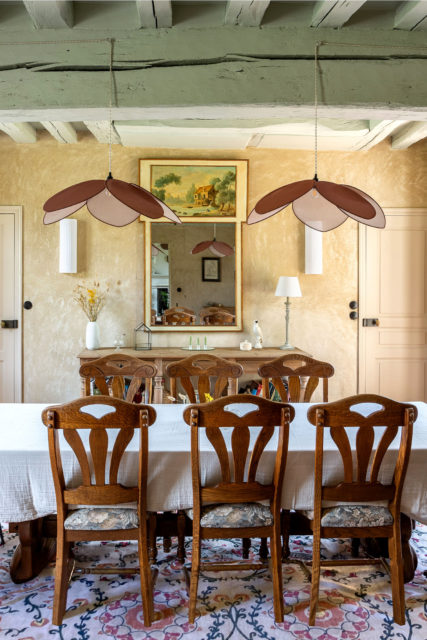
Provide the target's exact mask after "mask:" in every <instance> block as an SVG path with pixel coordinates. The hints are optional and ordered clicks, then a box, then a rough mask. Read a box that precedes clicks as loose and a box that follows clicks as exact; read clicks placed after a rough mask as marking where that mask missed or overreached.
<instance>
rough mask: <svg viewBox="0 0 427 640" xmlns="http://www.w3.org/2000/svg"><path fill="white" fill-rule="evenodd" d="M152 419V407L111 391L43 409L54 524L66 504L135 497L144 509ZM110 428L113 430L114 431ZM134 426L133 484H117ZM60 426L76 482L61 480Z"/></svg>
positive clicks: (118, 502) (98, 502) (61, 516)
mask: <svg viewBox="0 0 427 640" xmlns="http://www.w3.org/2000/svg"><path fill="white" fill-rule="evenodd" d="M94 405H95V406H94ZM96 405H98V406H96ZM99 405H101V407H99ZM155 419H156V412H155V410H154V409H153V407H151V406H149V405H136V404H130V403H129V402H126V401H124V400H119V399H117V398H111V397H110V396H90V397H85V398H79V399H78V400H74V401H72V402H68V403H66V404H63V405H58V406H52V407H47V408H46V409H44V411H43V413H42V420H43V423H44V424H45V425H46V426H47V427H48V440H49V455H50V461H51V466H52V473H53V480H54V485H55V493H56V500H57V507H58V524H59V523H60V522H63V518H64V515H65V513H66V511H67V505H71V504H72V505H77V504H78V505H111V504H120V503H124V502H132V501H137V503H138V507H139V510H140V511H141V509H142V510H145V508H146V488H147V458H148V427H149V426H150V425H151V424H153V423H154V421H155ZM113 429H114V430H117V431H114V432H113V431H112V430H113ZM135 430H139V432H140V448H139V465H138V485H137V486H134V487H125V486H123V485H121V484H119V482H118V473H119V468H120V463H121V461H122V458H123V454H124V452H125V451H126V448H127V446H128V445H129V443H130V441H131V440H132V438H133V435H134V432H135ZM60 431H61V432H62V433H63V436H64V439H65V441H66V442H67V443H68V445H69V446H70V447H71V449H72V450H73V452H74V454H75V456H76V458H77V461H78V463H79V466H80V472H81V478H82V481H81V484H80V485H79V486H78V487H75V488H67V486H66V483H65V479H64V472H63V464H62V455H61V447H60V440H59V437H58V434H59V432H60ZM87 431H89V434H88V435H86V433H87ZM82 436H83V437H82ZM87 448H88V449H89V451H87V450H86V449H87ZM109 451H111V454H110V455H108V452H109ZM140 515H141V514H140Z"/></svg>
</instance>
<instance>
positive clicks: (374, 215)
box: [247, 178, 385, 231]
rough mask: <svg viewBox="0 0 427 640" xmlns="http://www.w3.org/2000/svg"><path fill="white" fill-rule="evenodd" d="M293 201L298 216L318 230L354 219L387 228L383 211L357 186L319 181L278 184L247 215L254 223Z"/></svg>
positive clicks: (330, 227) (329, 228) (272, 214)
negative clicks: (277, 186) (282, 185)
mask: <svg viewBox="0 0 427 640" xmlns="http://www.w3.org/2000/svg"><path fill="white" fill-rule="evenodd" d="M291 203H292V209H293V211H294V214H295V215H296V217H297V218H298V219H299V220H301V222H303V223H304V224H305V225H307V226H308V227H311V228H312V229H315V230H316V231H330V230H331V229H335V228H336V227H339V226H340V225H341V224H342V223H343V222H345V221H346V220H347V217H350V218H353V219H354V220H356V221H357V222H362V223H363V224H366V225H369V226H371V227H377V228H384V227H385V216H384V212H383V210H382V209H381V207H380V206H379V204H378V203H377V202H375V200H373V198H371V197H370V196H368V195H367V194H366V193H364V192H363V191H361V190H360V189H356V187H351V186H349V185H342V184H336V183H334V182H325V181H320V180H317V179H316V178H315V179H314V180H300V181H299V182H292V183H291V184H288V185H286V186H284V187H279V188H278V189H275V190H274V191H271V193H268V194H267V195H266V196H264V197H263V198H261V200H259V201H258V202H257V204H256V205H255V207H254V209H253V211H251V213H250V214H249V216H248V219H247V223H248V224H255V223H257V222H261V221H262V220H265V219H266V218H269V217H270V216H274V215H275V214H276V213H278V212H279V211H281V210H282V209H284V208H285V207H287V206H288V205H289V204H291Z"/></svg>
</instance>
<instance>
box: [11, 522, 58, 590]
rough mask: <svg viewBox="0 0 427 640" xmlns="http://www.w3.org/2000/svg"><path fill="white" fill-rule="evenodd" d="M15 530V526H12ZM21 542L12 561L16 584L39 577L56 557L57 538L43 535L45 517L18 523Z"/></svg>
mask: <svg viewBox="0 0 427 640" xmlns="http://www.w3.org/2000/svg"><path fill="white" fill-rule="evenodd" d="M12 530H13V528H12ZM17 531H18V536H19V544H18V546H17V547H16V549H15V553H14V554H13V557H12V561H11V563H10V577H11V578H12V581H13V582H15V583H16V584H19V583H21V582H27V580H32V579H33V578H35V577H37V576H38V575H39V573H40V571H42V569H44V567H45V566H46V565H47V564H48V562H50V561H51V560H53V559H54V557H55V547H56V544H55V539H54V538H47V537H45V536H44V535H43V518H38V519H37V520H26V521H25V522H19V523H18V525H17Z"/></svg>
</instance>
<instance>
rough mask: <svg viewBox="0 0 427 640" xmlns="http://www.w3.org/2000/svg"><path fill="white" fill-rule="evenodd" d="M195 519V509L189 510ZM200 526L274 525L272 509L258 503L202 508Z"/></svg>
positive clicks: (217, 505)
mask: <svg viewBox="0 0 427 640" xmlns="http://www.w3.org/2000/svg"><path fill="white" fill-rule="evenodd" d="M186 513H187V515H188V517H189V518H191V520H192V519H193V509H188V510H187V512H186ZM200 524H201V525H202V527H221V528H224V529H232V528H234V527H240V528H242V527H268V526H270V525H271V524H273V514H272V513H271V511H270V507H269V506H267V505H264V504H259V503H258V502H242V503H237V504H213V505H208V506H207V507H203V508H202V512H201V519H200Z"/></svg>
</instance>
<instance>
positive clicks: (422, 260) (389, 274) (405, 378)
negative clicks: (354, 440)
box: [359, 209, 427, 401]
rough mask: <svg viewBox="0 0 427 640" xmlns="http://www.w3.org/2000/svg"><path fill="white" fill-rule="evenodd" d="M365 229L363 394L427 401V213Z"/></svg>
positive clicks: (404, 213) (397, 212)
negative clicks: (384, 226)
mask: <svg viewBox="0 0 427 640" xmlns="http://www.w3.org/2000/svg"><path fill="white" fill-rule="evenodd" d="M385 213H386V219H387V224H386V228H385V229H372V228H371V227H367V226H365V225H360V229H359V243H360V244H359V287H360V291H359V294H360V310H359V311H360V313H359V393H377V394H381V395H384V396H388V397H390V398H393V399H394V400H398V401H415V400H421V401H426V400H427V257H426V255H427V252H426V248H427V209H391V210H386V211H385Z"/></svg>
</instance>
